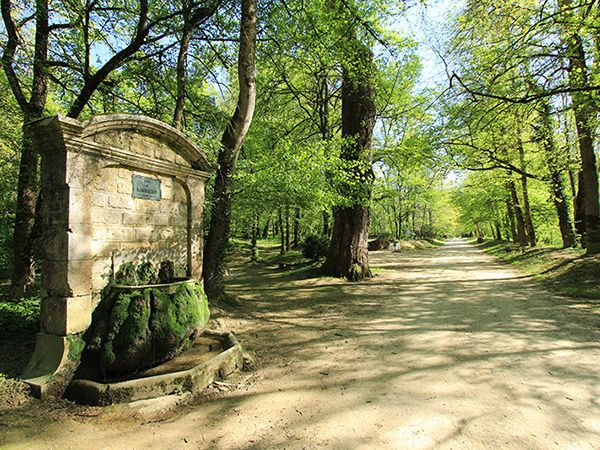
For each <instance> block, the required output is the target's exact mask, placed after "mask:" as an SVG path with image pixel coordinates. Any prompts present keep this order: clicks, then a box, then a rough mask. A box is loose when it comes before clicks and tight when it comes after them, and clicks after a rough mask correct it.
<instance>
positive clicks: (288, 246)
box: [285, 203, 292, 252]
mask: <svg viewBox="0 0 600 450" xmlns="http://www.w3.org/2000/svg"><path fill="white" fill-rule="evenodd" d="M291 248H292V245H291V244H290V205H288V204H287V203H286V205H285V251H286V252H289V251H290V250H291Z"/></svg>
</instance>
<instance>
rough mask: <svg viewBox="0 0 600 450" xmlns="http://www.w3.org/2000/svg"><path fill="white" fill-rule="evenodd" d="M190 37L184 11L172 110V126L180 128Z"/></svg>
mask: <svg viewBox="0 0 600 450" xmlns="http://www.w3.org/2000/svg"><path fill="white" fill-rule="evenodd" d="M191 38H192V27H191V24H190V22H189V16H188V13H184V24H183V31H182V32H181V42H180V43H179V54H178V55H177V77H176V78H177V100H176V102H175V111H174V112H173V126H174V127H175V128H177V129H178V130H181V128H182V125H183V111H184V107H185V97H186V86H185V81H186V76H185V71H186V65H187V53H188V49H189V46H190V40H191Z"/></svg>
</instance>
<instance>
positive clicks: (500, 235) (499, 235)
mask: <svg viewBox="0 0 600 450" xmlns="http://www.w3.org/2000/svg"><path fill="white" fill-rule="evenodd" d="M494 227H495V228H496V239H498V240H499V241H501V240H502V230H501V228H500V222H498V221H496V222H494Z"/></svg>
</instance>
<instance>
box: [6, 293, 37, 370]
mask: <svg viewBox="0 0 600 450" xmlns="http://www.w3.org/2000/svg"><path fill="white" fill-rule="evenodd" d="M39 323H40V299H39V297H29V298H24V299H21V300H19V301H18V302H13V301H9V300H7V299H6V298H1V299H0V373H2V374H6V375H7V376H9V377H17V376H19V375H20V374H21V373H22V372H23V370H24V369H25V366H26V365H27V362H28V361H29V358H30V357H31V354H32V353H33V349H34V347H35V340H36V335H37V332H38V331H39V327H40V325H39Z"/></svg>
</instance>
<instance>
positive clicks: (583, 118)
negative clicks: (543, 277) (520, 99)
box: [559, 0, 600, 255]
mask: <svg viewBox="0 0 600 450" xmlns="http://www.w3.org/2000/svg"><path fill="white" fill-rule="evenodd" d="M559 5H560V7H561V8H562V10H563V11H562V15H563V17H564V18H565V19H569V17H568V15H569V14H571V13H572V1H571V0H559ZM563 38H564V41H565V44H566V47H567V52H566V57H567V58H568V61H569V66H568V68H567V72H568V78H569V86H570V87H571V88H572V89H573V90H575V89H585V88H589V86H590V85H589V80H588V68H587V65H586V56H585V50H584V47H583V42H582V39H581V36H580V35H579V34H578V33H577V31H576V29H575V28H569V29H567V28H565V29H563ZM571 98H572V100H573V109H574V115H575V126H576V128H577V138H578V143H579V154H580V157H581V171H582V175H583V176H582V178H583V180H582V181H583V187H584V192H583V206H584V210H585V241H586V248H587V254H589V255H593V254H596V253H600V205H599V202H598V171H597V168H596V155H595V154H594V141H593V131H594V118H595V116H596V113H597V110H596V108H595V106H594V99H593V97H592V94H591V93H590V92H576V91H573V92H572V93H571Z"/></svg>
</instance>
